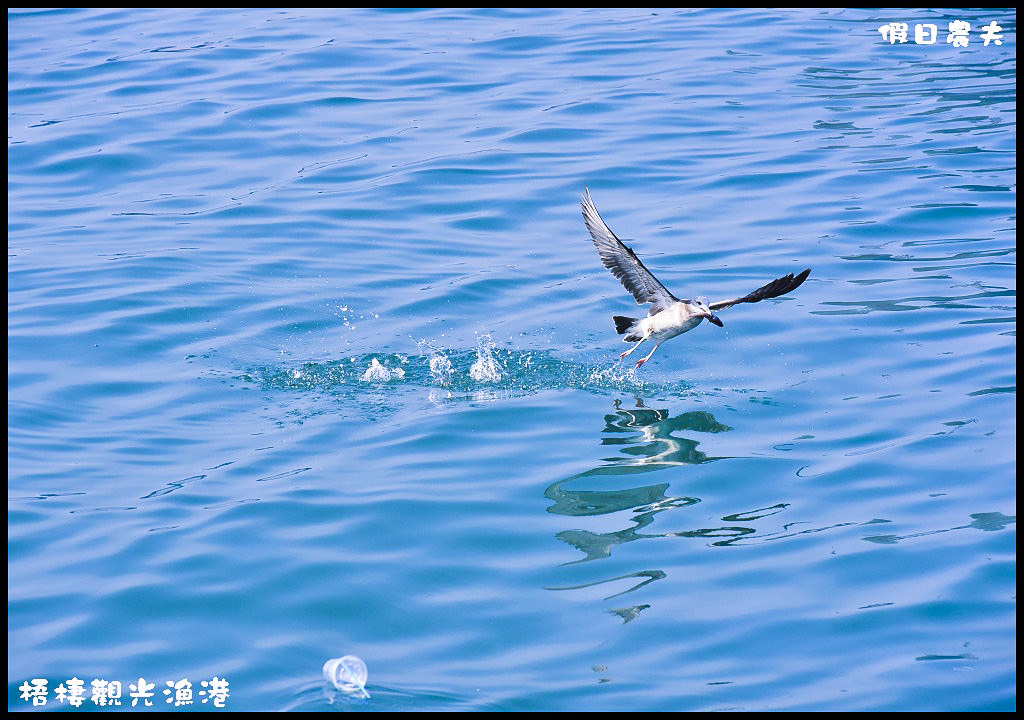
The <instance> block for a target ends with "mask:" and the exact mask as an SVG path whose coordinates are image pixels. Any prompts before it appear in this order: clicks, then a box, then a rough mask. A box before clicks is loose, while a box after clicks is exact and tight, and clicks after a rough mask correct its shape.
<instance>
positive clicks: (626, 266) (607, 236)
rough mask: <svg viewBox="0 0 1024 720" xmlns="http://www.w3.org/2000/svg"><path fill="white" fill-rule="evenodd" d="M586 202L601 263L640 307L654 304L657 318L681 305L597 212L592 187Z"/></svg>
mask: <svg viewBox="0 0 1024 720" xmlns="http://www.w3.org/2000/svg"><path fill="white" fill-rule="evenodd" d="M582 200H583V219H584V220H585V221H586V223H587V229H588V230H589V231H590V237H591V238H593V240H594V245H596V246H597V253H598V254H599V255H600V256H601V262H603V263H604V266H605V267H606V268H608V269H609V270H611V271H612V275H614V276H615V277H617V278H618V279H619V280H620V281H622V284H623V285H624V286H625V288H626V289H627V290H629V291H630V292H631V293H633V297H635V298H636V301H637V304H639V305H643V304H644V303H653V305H652V307H651V309H650V314H651V315H654V314H655V313H657V312H661V311H662V310H664V309H665V308H666V307H668V306H669V305H671V304H672V303H674V302H677V300H678V299H677V298H676V296H675V295H673V294H672V293H670V292H669V291H668V289H667V288H666V287H665V286H664V285H662V284H661V283H660V282H658V278H656V277H654V275H652V274H651V271H650V270H648V269H647V268H645V267H644V264H643V263H642V262H640V258H638V257H637V256H636V253H635V252H633V251H632V250H630V249H629V248H628V247H626V246H625V245H623V244H622V241H621V240H619V239H618V238H617V237H615V233H613V232H612V231H611V230H610V229H609V228H608V226H607V225H605V223H604V220H602V219H601V215H600V213H598V212H597V206H596V205H594V199H593V198H592V197H590V189H589V188H588V189H587V192H586V195H583V197H582ZM797 284H798V285H799V283H797ZM786 292H788V290H787V291H786ZM773 297H774V296H773ZM737 302H738V301H737Z"/></svg>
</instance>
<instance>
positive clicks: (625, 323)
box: [612, 315, 640, 342]
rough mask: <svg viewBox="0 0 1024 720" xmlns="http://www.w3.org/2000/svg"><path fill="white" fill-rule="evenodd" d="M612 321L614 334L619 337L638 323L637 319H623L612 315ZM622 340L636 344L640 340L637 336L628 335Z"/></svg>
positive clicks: (623, 317)
mask: <svg viewBox="0 0 1024 720" xmlns="http://www.w3.org/2000/svg"><path fill="white" fill-rule="evenodd" d="M612 320H614V321H615V332H617V333H618V334H619V335H625V334H626V333H627V332H629V331H630V329H631V328H632V327H633V326H634V325H636V324H637V323H638V322H640V321H639V320H638V319H637V318H631V317H625V316H624V315H612ZM623 340H625V341H626V342H637V341H638V340H640V336H639V335H635V334H634V335H629V336H627V337H624V338H623Z"/></svg>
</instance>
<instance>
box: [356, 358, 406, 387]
mask: <svg viewBox="0 0 1024 720" xmlns="http://www.w3.org/2000/svg"><path fill="white" fill-rule="evenodd" d="M401 361H402V359H401V357H399V362H401ZM404 377H405V370H404V369H402V368H400V367H399V368H391V369H389V368H386V367H384V366H383V365H381V364H380V361H378V360H377V358H372V359H371V360H370V367H368V368H366V372H365V373H363V376H362V378H361V379H362V380H365V381H366V382H388V381H389V380H401V379H402V378H404Z"/></svg>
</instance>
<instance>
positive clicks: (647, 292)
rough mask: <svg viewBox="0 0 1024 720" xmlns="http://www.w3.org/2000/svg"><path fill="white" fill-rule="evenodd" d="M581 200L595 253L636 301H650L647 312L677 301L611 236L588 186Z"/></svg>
mask: <svg viewBox="0 0 1024 720" xmlns="http://www.w3.org/2000/svg"><path fill="white" fill-rule="evenodd" d="M582 200H583V219H584V220H585V221H586V223H587V230H589V231H590V237H591V238H592V239H593V240H594V245H596V246H597V253H598V255H600V256H601V262H602V263H604V266H605V267H606V268H608V269H609V270H611V272H612V275H614V276H615V277H617V278H618V279H619V280H620V281H621V282H622V284H623V286H624V287H625V288H626V289H627V290H629V291H630V292H631V293H633V297H635V298H636V302H637V304H638V305H643V304H644V303H653V305H652V307H651V309H650V314H651V315H654V314H655V313H657V312H661V311H662V310H664V309H665V308H666V307H668V306H669V305H671V304H672V303H674V302H677V298H676V296H675V295H673V294H672V293H670V292H669V291H668V289H667V288H666V287H665V286H664V285H662V284H661V283H660V282H658V278H656V277H654V275H652V274H651V271H650V270H648V269H647V268H646V267H644V264H643V263H642V262H640V258H638V257H637V256H636V253H635V252H633V251H632V250H630V249H629V248H628V247H626V246H625V245H623V243H622V241H621V240H619V239H618V238H617V237H615V233H613V232H612V231H611V230H610V229H609V227H608V226H607V225H606V224H605V222H604V220H602V219H601V215H600V213H598V212H597V206H596V205H594V199H593V198H592V197H590V190H589V189H587V193H586V195H583V196H582Z"/></svg>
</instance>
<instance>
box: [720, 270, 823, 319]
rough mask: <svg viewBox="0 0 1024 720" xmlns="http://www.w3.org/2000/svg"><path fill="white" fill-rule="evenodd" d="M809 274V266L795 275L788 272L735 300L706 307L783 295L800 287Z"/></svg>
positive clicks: (757, 300)
mask: <svg viewBox="0 0 1024 720" xmlns="http://www.w3.org/2000/svg"><path fill="white" fill-rule="evenodd" d="M810 274H811V269H810V268H807V269H806V270H804V271H803V272H802V273H800V274H799V275H797V276H796V277H794V276H793V273H790V274H789V275H786V276H785V277H780V278H779V279H778V280H772V281H771V282H770V283H768V284H767V285H765V286H764V287H761V288H758V289H757V290H755V291H754V292H752V293H750V294H748V295H744V296H743V297H739V298H736V299H735V300H722V301H721V302H713V303H711V304H710V305H708V307H709V308H711V309H712V310H721V309H722V308H727V307H731V306H732V305H738V304H740V303H755V302H760V301H761V300H767V299H768V298H773V297H778V296H779V295H785V294H786V293H788V292H792V291H794V290H796V289H797V288H798V287H800V286H801V285H802V284H803V282H804V280H806V279H807V276H808V275H810Z"/></svg>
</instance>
